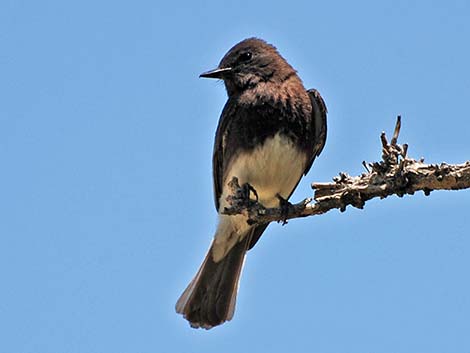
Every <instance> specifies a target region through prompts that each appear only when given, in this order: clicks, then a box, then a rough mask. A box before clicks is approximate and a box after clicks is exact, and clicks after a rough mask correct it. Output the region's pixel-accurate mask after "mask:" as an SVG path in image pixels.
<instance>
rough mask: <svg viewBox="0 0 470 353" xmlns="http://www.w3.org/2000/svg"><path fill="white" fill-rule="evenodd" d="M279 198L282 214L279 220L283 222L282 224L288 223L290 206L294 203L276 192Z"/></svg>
mask: <svg viewBox="0 0 470 353" xmlns="http://www.w3.org/2000/svg"><path fill="white" fill-rule="evenodd" d="M276 197H277V199H278V200H279V207H280V208H281V216H282V220H280V221H278V222H281V224H282V225H286V224H287V216H288V215H289V207H290V206H292V204H291V203H290V202H289V201H287V199H285V198H283V197H282V196H281V195H280V194H276Z"/></svg>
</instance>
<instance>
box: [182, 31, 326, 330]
mask: <svg viewBox="0 0 470 353" xmlns="http://www.w3.org/2000/svg"><path fill="white" fill-rule="evenodd" d="M200 77H208V78H217V79H222V80H223V81H224V83H225V87H226V89H227V94H228V100H227V103H226V104H225V107H224V110H223V112H222V115H221V117H220V120H219V125H218V127H217V133H216V136H215V143H214V154H213V159H212V163H213V178H214V194H215V207H216V209H217V211H218V213H219V224H218V227H217V230H216V233H215V236H214V240H213V241H212V244H211V247H210V249H209V252H208V253H207V255H206V258H205V259H204V262H203V263H202V265H201V268H200V269H199V271H198V272H197V274H196V276H195V277H194V279H193V280H192V281H191V283H190V284H189V285H188V287H187V288H186V290H185V291H184V292H183V294H182V295H181V297H180V298H179V299H178V302H177V303H176V311H177V312H178V313H180V314H183V316H184V317H185V318H186V319H187V320H188V321H189V323H190V325H191V326H192V327H196V328H197V327H202V328H205V329H210V328H212V327H214V326H217V325H220V324H222V323H223V322H225V321H228V320H230V319H231V318H232V317H233V313H234V310H235V300H236V296H237V290H238V282H239V279H240V273H241V270H242V266H243V262H244V258H245V253H246V252H247V251H248V250H250V249H251V248H252V247H253V246H254V245H255V244H256V242H257V241H258V239H259V238H260V236H261V234H262V233H263V232H264V231H265V229H266V227H267V226H268V223H266V224H256V225H249V224H248V223H247V219H246V218H245V216H242V215H236V216H228V215H223V214H222V212H223V210H224V207H227V206H228V203H227V200H226V198H227V196H229V194H230V191H229V188H228V186H227V184H228V183H229V182H230V180H231V179H232V178H233V177H237V178H238V181H239V183H240V185H242V184H249V185H250V186H251V187H253V188H254V190H255V191H256V193H257V196H258V201H259V202H261V203H262V204H263V205H264V206H266V207H276V206H278V205H279V203H280V201H282V200H283V199H284V200H287V199H288V198H289V197H290V196H291V194H292V192H293V191H294V189H295V187H296V186H297V184H298V183H299V181H300V179H301V177H302V175H304V174H306V173H307V172H308V171H309V169H310V167H311V166H312V163H313V161H314V159H315V157H316V156H318V155H319V154H320V152H321V151H322V149H323V146H324V144H325V139H326V106H325V103H324V101H323V99H322V98H321V96H320V94H319V93H318V92H317V91H316V90H314V89H312V90H308V91H306V90H305V88H304V86H303V84H302V81H301V80H300V78H299V77H298V76H297V73H296V71H295V70H294V69H293V68H292V66H290V65H289V64H288V63H287V61H286V60H285V59H284V58H283V57H282V56H281V55H280V54H279V53H278V52H277V50H276V48H275V47H274V46H272V45H270V44H268V43H266V42H265V41H263V40H261V39H257V38H250V39H245V40H244V41H242V42H240V43H238V44H237V45H235V46H234V47H233V48H232V49H230V50H229V52H228V53H227V54H226V55H225V56H224V57H223V59H222V61H221V62H220V64H219V66H218V68H217V69H215V70H212V71H208V72H205V73H203V74H201V75H200Z"/></svg>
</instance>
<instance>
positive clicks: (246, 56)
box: [238, 51, 252, 61]
mask: <svg viewBox="0 0 470 353" xmlns="http://www.w3.org/2000/svg"><path fill="white" fill-rule="evenodd" d="M251 57H252V54H251V53H250V52H249V51H246V52H244V53H241V54H240V56H239V57H238V60H240V61H248V60H251Z"/></svg>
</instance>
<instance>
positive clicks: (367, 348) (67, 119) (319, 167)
mask: <svg viewBox="0 0 470 353" xmlns="http://www.w3.org/2000/svg"><path fill="white" fill-rule="evenodd" d="M469 18H470V3H469V2H468V1H464V0H462V1H445V2H443V1H411V2H410V1H382V2H377V1H354V2H349V1H330V2H326V1H321V2H320V1H305V2H296V1H288V2H285V1H278V2H276V1H274V2H272V1H264V2H257V3H253V2H251V1H233V2H227V3H225V4H224V3H223V2H221V1H195V2H193V1H186V2H177V1H173V2H171V1H166V2H165V3H162V2H161V1H134V2H123V1H101V2H96V1H89V0H84V1H79V2H69V1H58V0H45V1H19V0H2V2H1V3H0V78H1V81H0V97H1V99H0V100H1V103H0V163H1V174H0V281H1V290H0V337H1V338H0V351H1V352H18V353H84V352H86V353H94V352H96V353H104V352H113V353H114V352H119V353H121V352H139V353H145V352H152V353H154V352H182V353H184V352H207V353H210V352H218V353H220V352H244V353H245V352H263V351H269V352H271V353H274V352H322V353H330V352H348V353H355V352H357V353H364V352H374V353H382V352H383V353H385V352H387V353H398V352H427V353H432V352H468V351H470V335H469V330H470V281H469V268H470V233H469V226H470V218H469V212H468V207H469V206H470V192H469V191H468V190H467V191H460V192H433V193H432V194H431V196H429V197H424V196H423V195H422V194H419V195H415V196H413V197H409V196H407V197H404V198H403V199H399V198H397V197H392V198H389V199H386V200H381V201H380V200H373V201H371V202H369V203H367V205H366V207H365V209H364V210H355V209H348V210H347V212H345V213H340V212H337V211H333V212H331V213H328V214H326V215H323V216H320V217H311V218H307V219H302V220H294V221H291V222H289V224H288V225H287V226H285V227H281V226H280V225H278V224H273V225H271V226H270V227H269V229H268V231H267V232H266V233H265V235H264V237H263V238H262V240H261V241H260V242H259V244H258V245H257V247H256V248H255V249H254V250H253V251H251V252H250V253H249V256H248V259H247V262H246V266H245V271H244V274H243V277H242V281H241V289H240V293H239V300H238V305H237V310H236V314H235V317H234V319H233V321H231V322H229V323H227V324H225V325H224V326H222V327H219V328H216V329H214V330H211V331H201V330H193V329H191V328H190V327H189V326H188V324H187V323H186V321H184V320H183V319H182V318H181V317H180V316H178V315H176V314H175V312H174V303H175V301H176V299H177V297H178V296H179V294H180V293H181V291H182V290H183V289H184V287H185V286H186V284H187V283H188V281H189V280H190V278H191V277H192V275H193V274H194V272H195V271H196V269H197V267H198V266H199V264H200V262H201V260H202V258H203V256H204V253H205V251H206V249H207V247H208V245H209V242H210V239H211V237H212V234H213V230H214V228H215V222H216V213H215V210H214V205H213V200H212V181H211V153H212V143H213V136H214V132H215V128H216V124H217V120H218V117H219V114H220V112H221V109H222V107H223V104H224V102H225V99H226V97H225V91H224V88H223V85H222V84H221V83H220V82H216V81H211V80H202V79H199V78H198V74H199V73H201V72H202V71H205V70H208V69H211V68H214V67H215V66H216V65H217V63H218V62H219V60H220V58H221V57H222V56H223V54H224V53H225V52H226V51H227V50H228V49H229V48H230V47H231V46H232V45H233V44H235V43H237V42H238V41H240V40H242V39H244V38H246V37H250V36H258V37H261V38H264V39H266V40H267V41H269V42H271V43H273V44H275V45H276V46H277V47H278V49H279V50H280V52H281V53H282V54H283V55H284V56H285V57H286V59H287V60H288V61H289V62H290V63H291V64H292V65H293V66H294V67H295V68H296V69H297V70H298V72H299V75H300V76H301V78H302V79H303V81H304V83H305V85H306V87H308V88H310V87H316V88H317V89H318V90H320V92H321V93H322V95H323V97H324V98H325V100H326V102H327V105H328V108H329V112H330V113H329V116H328V124H329V126H328V128H329V135H328V139H327V145H326V147H325V150H324V152H323V153H322V155H321V157H320V158H319V159H318V160H317V162H316V163H315V165H314V167H313V168H312V170H311V172H310V173H309V174H308V176H307V177H306V178H305V179H304V180H303V182H302V183H301V184H300V186H299V189H298V191H297V192H296V193H295V194H294V197H293V200H299V199H301V198H303V197H305V196H308V195H310V194H311V190H310V188H309V184H310V182H312V181H329V180H330V179H331V178H332V177H333V176H334V175H336V174H337V173H338V172H340V171H347V172H349V173H351V174H358V173H361V172H362V171H363V169H362V166H361V162H362V161H363V160H367V161H373V160H377V159H378V158H380V142H379V134H380V132H381V131H382V130H386V131H388V132H390V131H391V130H392V129H393V126H394V123H395V116H396V115H397V114H402V115H403V128H402V135H401V142H407V143H409V144H410V148H409V152H410V154H411V155H412V156H414V157H416V158H419V157H422V156H424V157H425V158H426V160H427V161H429V162H442V161H446V162H448V163H459V162H463V161H465V160H468V159H470V139H469V134H470V106H469V102H470V66H469V63H470V49H469V44H468V43H469V38H470V21H469Z"/></svg>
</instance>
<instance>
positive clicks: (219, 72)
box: [199, 67, 232, 78]
mask: <svg viewBox="0 0 470 353" xmlns="http://www.w3.org/2000/svg"><path fill="white" fill-rule="evenodd" d="M231 71H232V68H231V67H224V68H222V69H218V68H217V69H215V70H210V71H206V72H203V73H202V74H200V75H199V77H204V78H224V76H225V75H227V74H228V73H230V72H231Z"/></svg>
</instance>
